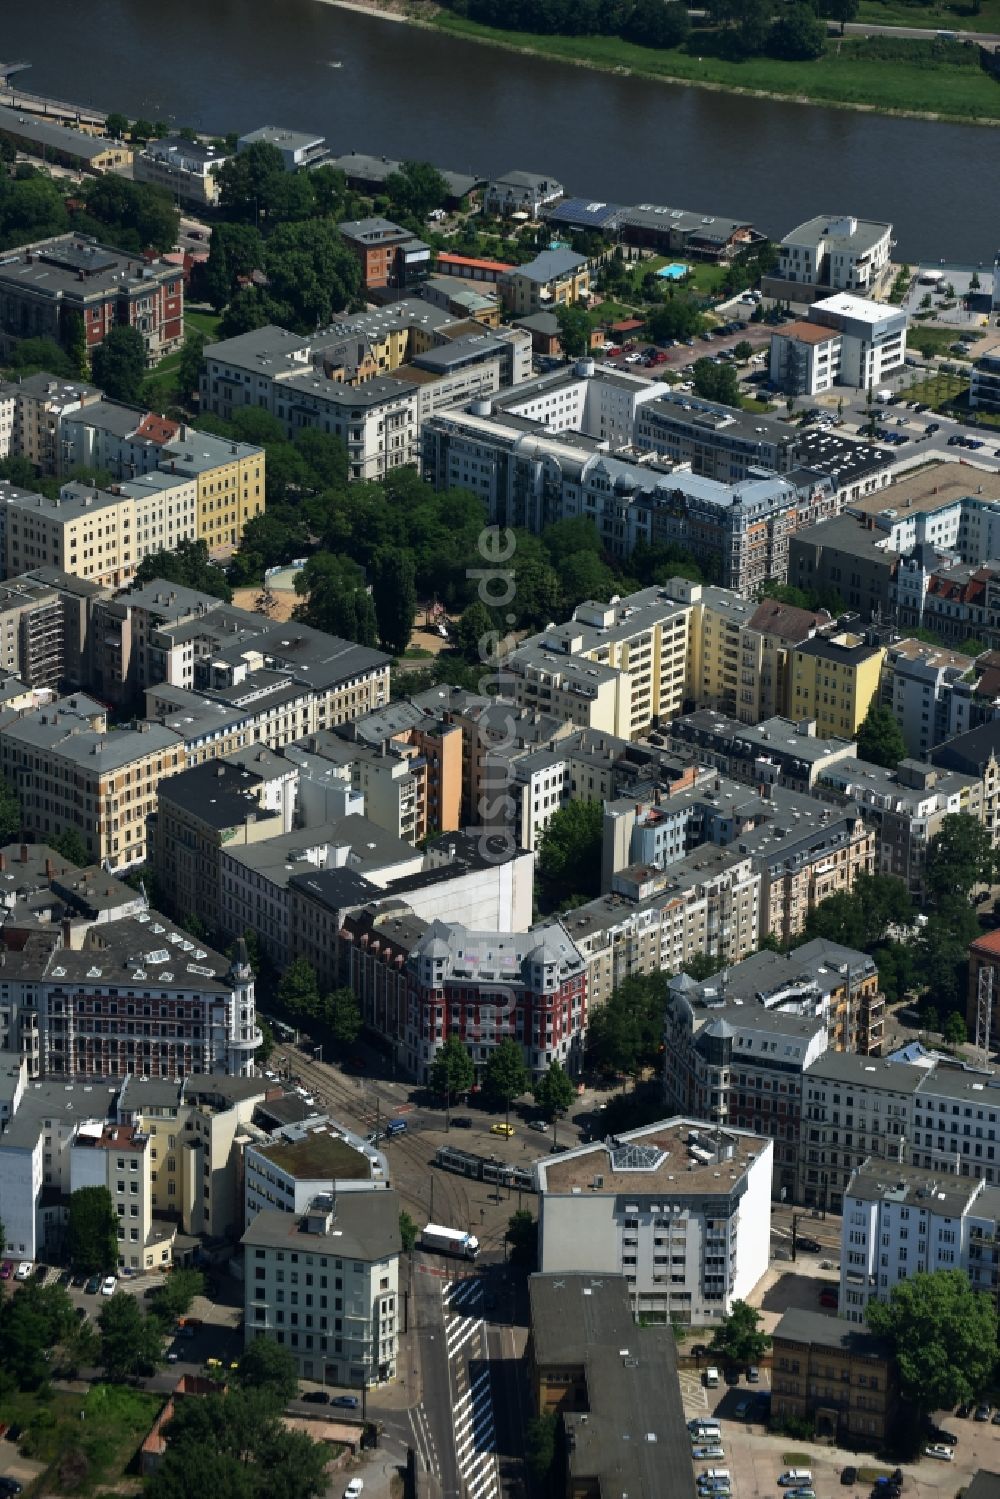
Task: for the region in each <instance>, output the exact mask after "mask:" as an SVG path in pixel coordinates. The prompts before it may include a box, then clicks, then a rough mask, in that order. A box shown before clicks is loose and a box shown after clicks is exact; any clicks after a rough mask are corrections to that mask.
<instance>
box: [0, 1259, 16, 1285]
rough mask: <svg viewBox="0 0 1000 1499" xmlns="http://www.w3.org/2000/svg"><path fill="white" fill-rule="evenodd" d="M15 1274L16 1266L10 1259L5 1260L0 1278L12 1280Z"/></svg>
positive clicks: (1, 1267)
mask: <svg viewBox="0 0 1000 1499" xmlns="http://www.w3.org/2000/svg"><path fill="white" fill-rule="evenodd" d="M13 1274H14V1266H13V1265H12V1264H11V1262H10V1260H4V1262H3V1264H2V1265H0V1280H10V1278H11V1276H12V1275H13Z"/></svg>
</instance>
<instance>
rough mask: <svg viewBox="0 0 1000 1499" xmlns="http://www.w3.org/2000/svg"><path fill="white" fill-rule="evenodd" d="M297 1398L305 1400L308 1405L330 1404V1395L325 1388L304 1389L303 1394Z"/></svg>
mask: <svg viewBox="0 0 1000 1499" xmlns="http://www.w3.org/2000/svg"><path fill="white" fill-rule="evenodd" d="M299 1399H300V1400H304V1401H306V1402H307V1403H308V1404H309V1405H329V1404H330V1396H329V1394H328V1393H327V1391H326V1390H306V1392H305V1394H304V1395H300V1396H299Z"/></svg>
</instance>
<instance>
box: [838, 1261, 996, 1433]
mask: <svg viewBox="0 0 1000 1499" xmlns="http://www.w3.org/2000/svg"><path fill="white" fill-rule="evenodd" d="M866 1316H867V1319H868V1326H869V1327H870V1328H871V1330H872V1332H874V1333H878V1334H880V1335H882V1336H883V1337H887V1338H889V1339H890V1340H891V1342H892V1344H893V1347H894V1350H895V1354H896V1361H897V1363H898V1365H899V1376H900V1383H901V1385H902V1388H903V1394H904V1395H905V1396H906V1398H907V1399H908V1400H910V1401H912V1403H913V1404H914V1405H915V1406H916V1407H917V1409H918V1410H919V1411H920V1412H922V1413H923V1414H925V1415H926V1414H927V1413H928V1412H929V1411H933V1410H943V1409H946V1408H948V1407H950V1406H954V1405H957V1404H958V1403H959V1402H960V1401H963V1400H974V1399H975V1398H976V1397H977V1396H979V1395H981V1394H982V1393H983V1392H984V1391H985V1390H986V1389H987V1387H988V1386H989V1383H990V1380H991V1379H992V1377H993V1370H994V1367H995V1365H996V1360H997V1313H996V1307H995V1305H994V1303H993V1300H992V1298H991V1297H990V1296H988V1295H987V1294H985V1293H984V1292H976V1291H973V1289H972V1286H971V1285H970V1283H969V1278H968V1276H967V1275H966V1274H965V1272H964V1271H963V1270H938V1271H935V1272H933V1273H932V1274H926V1273H918V1274H916V1275H913V1276H911V1277H910V1278H909V1279H907V1280H904V1281H903V1282H902V1283H901V1284H899V1285H897V1286H894V1287H893V1291H892V1294H891V1296H890V1298H889V1300H888V1301H876V1300H874V1299H872V1300H871V1301H869V1303H868V1307H867V1310H866Z"/></svg>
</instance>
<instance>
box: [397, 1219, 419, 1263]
mask: <svg viewBox="0 0 1000 1499" xmlns="http://www.w3.org/2000/svg"><path fill="white" fill-rule="evenodd" d="M399 1238H400V1242H401V1244H402V1248H403V1253H404V1254H412V1253H413V1251H414V1249H415V1247H416V1243H417V1225H416V1224H415V1223H414V1221H413V1219H412V1218H411V1217H410V1215H409V1213H400V1215H399Z"/></svg>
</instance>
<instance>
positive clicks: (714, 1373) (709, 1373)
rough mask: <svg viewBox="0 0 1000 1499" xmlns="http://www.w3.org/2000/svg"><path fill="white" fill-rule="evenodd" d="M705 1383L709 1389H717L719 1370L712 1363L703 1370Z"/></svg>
mask: <svg viewBox="0 0 1000 1499" xmlns="http://www.w3.org/2000/svg"><path fill="white" fill-rule="evenodd" d="M705 1384H706V1386H707V1387H708V1389H710V1390H715V1389H718V1385H719V1371H718V1369H717V1368H716V1367H715V1365H714V1364H710V1365H709V1366H708V1368H707V1369H706V1370H705Z"/></svg>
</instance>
